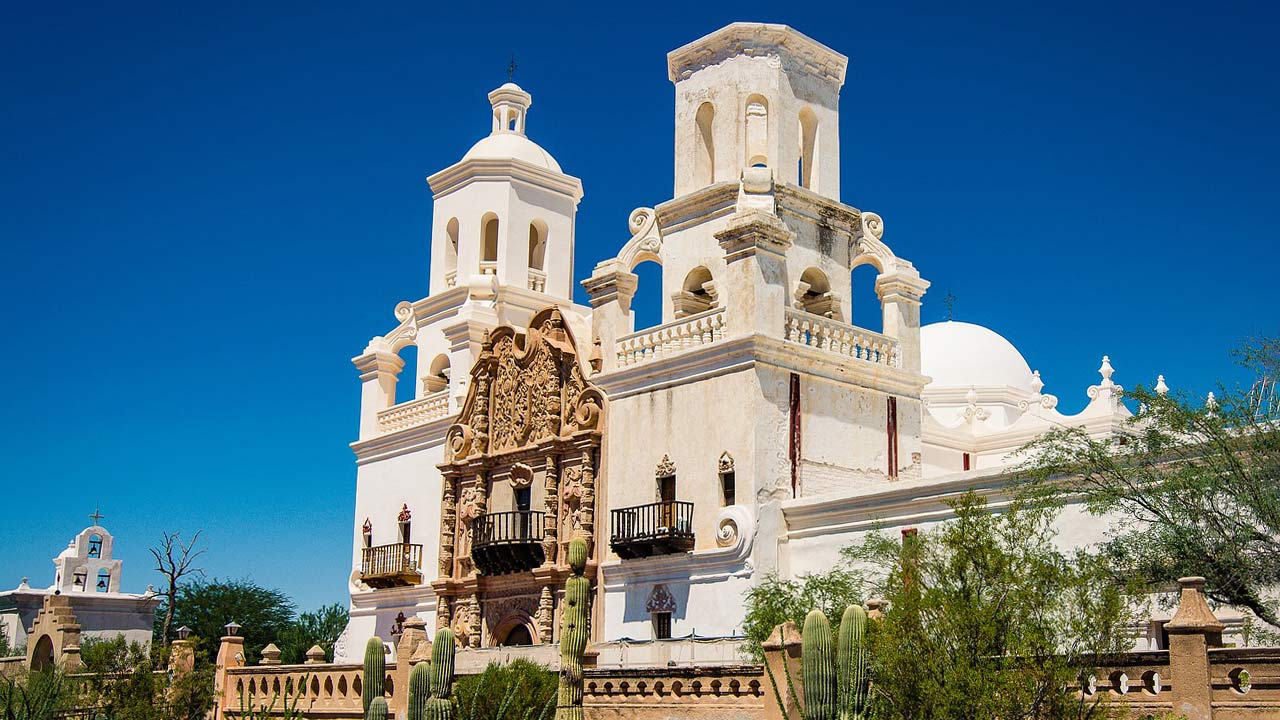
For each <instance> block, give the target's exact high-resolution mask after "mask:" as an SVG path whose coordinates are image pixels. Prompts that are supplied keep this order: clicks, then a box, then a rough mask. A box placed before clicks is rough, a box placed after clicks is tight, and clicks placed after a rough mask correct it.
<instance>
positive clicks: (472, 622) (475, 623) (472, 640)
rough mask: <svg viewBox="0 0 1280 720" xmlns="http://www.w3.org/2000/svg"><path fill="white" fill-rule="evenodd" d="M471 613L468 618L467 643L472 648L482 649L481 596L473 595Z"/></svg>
mask: <svg viewBox="0 0 1280 720" xmlns="http://www.w3.org/2000/svg"><path fill="white" fill-rule="evenodd" d="M470 605H471V612H470V614H469V616H468V617H467V638H468V640H467V642H468V644H469V645H470V646H471V647H474V648H478V647H480V620H481V617H482V616H481V614H480V596H478V595H476V594H475V593H471V600H470Z"/></svg>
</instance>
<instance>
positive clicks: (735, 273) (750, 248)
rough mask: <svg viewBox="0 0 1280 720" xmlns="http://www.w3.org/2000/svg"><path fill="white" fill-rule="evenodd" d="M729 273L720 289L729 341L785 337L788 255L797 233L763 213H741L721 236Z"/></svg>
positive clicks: (717, 235)
mask: <svg viewBox="0 0 1280 720" xmlns="http://www.w3.org/2000/svg"><path fill="white" fill-rule="evenodd" d="M716 240H718V241H719V242H720V247H721V249H723V250H724V257H725V262H726V263H727V264H728V272H727V273H726V277H725V281H724V282H723V283H721V284H720V287H721V288H722V289H723V291H724V292H723V294H724V295H725V312H726V316H725V325H726V329H727V333H726V334H728V335H735V336H736V335H750V334H756V333H760V334H765V335H770V336H773V337H777V338H781V337H783V330H784V328H783V313H784V310H785V308H786V306H787V290H786V286H787V263H786V254H787V249H788V248H790V247H791V245H792V243H793V242H794V241H795V233H793V232H791V230H790V229H789V228H788V227H787V226H786V224H785V223H783V222H782V220H780V219H779V218H778V216H776V215H773V214H771V213H769V212H766V211H764V210H758V209H747V210H745V211H743V210H739V211H738V213H736V214H735V215H734V216H733V217H732V218H731V219H730V221H729V226H728V227H727V228H725V229H724V230H721V231H720V232H718V233H716Z"/></svg>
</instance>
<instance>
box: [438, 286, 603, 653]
mask: <svg viewBox="0 0 1280 720" xmlns="http://www.w3.org/2000/svg"><path fill="white" fill-rule="evenodd" d="M587 371H588V368H587V366H586V358H585V357H584V356H583V354H582V353H581V352H580V350H579V345H578V343H577V342H576V341H575V340H574V338H573V336H572V333H571V331H570V329H569V327H568V324H567V323H566V322H565V320H564V318H563V316H562V315H561V313H560V311H559V310H558V309H556V308H548V309H547V310H544V311H542V312H540V313H538V314H537V315H535V316H534V318H533V320H532V322H531V323H530V325H529V327H528V329H527V330H524V331H520V330H517V329H515V328H513V327H510V326H499V327H497V328H495V329H494V330H493V331H492V332H490V333H489V334H488V336H487V337H486V338H485V340H484V344H483V349H482V351H481V353H480V356H479V358H478V359H477V361H476V363H475V365H474V366H473V367H472V370H471V377H472V382H471V386H470V392H469V393H468V395H467V399H466V402H465V403H464V404H463V407H462V411H461V413H460V414H459V415H458V419H457V422H456V423H455V424H454V425H452V426H451V427H450V428H449V430H448V432H447V434H446V451H445V462H444V463H442V464H441V465H440V466H439V467H440V471H441V473H442V474H443V476H444V481H445V482H444V502H443V504H442V506H441V515H440V520H441V525H440V527H441V531H440V533H441V537H440V558H439V569H440V577H439V579H438V580H436V581H435V582H434V583H432V585H433V587H434V588H435V590H436V592H437V594H438V596H439V598H440V602H439V608H440V609H439V610H438V615H439V621H438V624H439V625H441V626H444V625H449V626H451V627H453V629H454V630H455V632H457V634H458V637H459V642H460V643H462V644H464V645H466V646H473V647H481V646H486V647H487V646H494V645H502V644H507V643H508V642H525V641H526V640H525V638H526V637H527V638H528V640H531V641H533V642H535V643H550V642H552V641H553V637H552V636H553V634H554V633H553V628H554V627H555V613H556V607H557V604H558V592H559V591H558V588H560V587H562V585H563V581H564V578H565V577H566V576H567V575H568V573H569V569H568V566H567V564H565V562H564V557H565V553H566V549H567V546H568V543H569V540H571V539H573V538H575V537H582V538H584V539H586V540H587V542H588V545H589V546H591V547H592V551H593V554H594V545H595V532H596V529H595V514H596V507H595V505H596V490H595V472H596V471H595V468H596V466H597V464H598V462H599V460H598V458H599V452H600V443H601V438H602V427H601V424H602V415H603V411H604V408H605V400H604V396H603V395H602V394H601V393H600V392H599V391H598V390H596V389H595V388H594V387H592V386H591V385H590V384H589V383H588V382H587V381H586V373H587ZM455 498H456V501H455ZM487 545H501V546H502V550H503V551H504V552H507V553H513V552H516V551H517V550H519V551H520V552H521V553H523V554H520V555H518V557H516V558H515V559H514V560H512V559H510V558H508V560H509V562H507V563H505V564H498V563H493V562H490V563H489V566H488V567H486V558H488V557H489V556H487V555H484V554H483V552H484V551H486V550H487V548H486V546H487ZM513 548H515V549H516V550H513ZM477 549H479V550H480V551H481V552H477ZM539 558H540V560H539ZM522 561H523V562H524V564H521V562H522ZM594 573H595V564H594V563H592V564H591V566H590V567H589V568H588V575H590V576H594ZM517 627H520V628H523V629H524V630H526V631H527V636H526V635H524V634H523V633H519V634H517V635H511V633H512V631H513V630H515V629H516V628H517ZM512 638H515V639H512Z"/></svg>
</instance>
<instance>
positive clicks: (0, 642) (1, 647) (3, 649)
mask: <svg viewBox="0 0 1280 720" xmlns="http://www.w3.org/2000/svg"><path fill="white" fill-rule="evenodd" d="M18 654H19V653H18V649H17V648H15V647H11V646H10V645H9V637H8V636H7V635H5V634H4V633H0V658H3V657H17V656H18Z"/></svg>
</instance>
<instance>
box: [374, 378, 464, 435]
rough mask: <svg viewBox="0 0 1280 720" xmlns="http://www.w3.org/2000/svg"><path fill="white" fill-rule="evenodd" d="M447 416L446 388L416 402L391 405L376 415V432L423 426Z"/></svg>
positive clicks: (447, 393)
mask: <svg viewBox="0 0 1280 720" xmlns="http://www.w3.org/2000/svg"><path fill="white" fill-rule="evenodd" d="M448 415H449V390H448V389H447V388H446V389H444V390H440V391H439V392H434V393H432V394H430V395H424V396H422V397H420V398H418V399H417V400H410V401H409V402H403V403H400V404H399V405H392V406H391V407H389V408H387V409H386V410H382V411H380V412H379V413H378V431H379V432H381V433H392V432H396V431H398V430H407V429H408V428H411V427H417V426H419V425H425V424H427V423H429V422H431V421H432V420H439V419H440V418H443V417H447V416H448Z"/></svg>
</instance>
